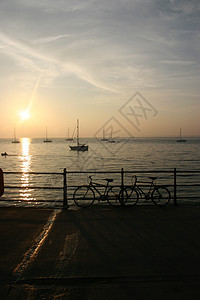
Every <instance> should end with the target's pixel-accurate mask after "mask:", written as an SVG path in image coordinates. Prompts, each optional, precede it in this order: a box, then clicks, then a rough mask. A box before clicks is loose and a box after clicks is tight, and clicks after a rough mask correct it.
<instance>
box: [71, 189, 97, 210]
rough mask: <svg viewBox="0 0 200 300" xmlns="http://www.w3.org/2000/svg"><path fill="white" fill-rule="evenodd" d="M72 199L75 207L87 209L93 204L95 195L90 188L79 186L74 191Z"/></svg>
mask: <svg viewBox="0 0 200 300" xmlns="http://www.w3.org/2000/svg"><path fill="white" fill-rule="evenodd" d="M73 198H74V202H75V203H76V205H78V206H80V207H88V206H90V205H92V203H93V202H94V199H95V195H94V192H93V190H92V189H91V188H89V187H87V186H81V187H78V188H77V189H76V190H75V192H74V195H73Z"/></svg>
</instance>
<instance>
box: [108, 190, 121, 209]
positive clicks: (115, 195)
mask: <svg viewBox="0 0 200 300" xmlns="http://www.w3.org/2000/svg"><path fill="white" fill-rule="evenodd" d="M120 197H121V196H120V188H117V187H116V188H113V187H112V188H110V189H109V190H108V193H107V201H108V203H109V204H110V205H111V206H115V207H118V206H121V205H122V199H121V198H120Z"/></svg>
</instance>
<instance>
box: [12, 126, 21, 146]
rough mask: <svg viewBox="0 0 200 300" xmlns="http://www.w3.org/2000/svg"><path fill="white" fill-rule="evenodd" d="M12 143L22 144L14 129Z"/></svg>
mask: <svg viewBox="0 0 200 300" xmlns="http://www.w3.org/2000/svg"><path fill="white" fill-rule="evenodd" d="M12 143H14V144H18V143H20V141H19V140H18V139H17V138H16V132H15V129H14V137H13V140H12Z"/></svg>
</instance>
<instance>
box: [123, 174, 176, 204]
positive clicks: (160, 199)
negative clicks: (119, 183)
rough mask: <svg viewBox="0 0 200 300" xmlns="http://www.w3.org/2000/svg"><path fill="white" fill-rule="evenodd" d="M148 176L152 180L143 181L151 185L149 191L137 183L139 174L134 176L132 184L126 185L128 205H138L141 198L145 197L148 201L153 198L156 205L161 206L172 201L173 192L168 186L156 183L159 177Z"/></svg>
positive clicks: (126, 201) (126, 202)
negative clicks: (171, 192)
mask: <svg viewBox="0 0 200 300" xmlns="http://www.w3.org/2000/svg"><path fill="white" fill-rule="evenodd" d="M148 178H149V179H150V180H151V182H142V183H145V184H148V186H149V189H148V191H147V192H144V191H143V189H142V188H141V186H139V185H138V183H137V176H135V175H134V176H132V185H131V186H125V187H124V191H125V192H126V194H127V199H125V205H126V206H134V205H136V204H137V202H138V200H139V199H145V200H146V201H147V200H149V199H151V200H152V202H153V203H154V204H155V205H157V206H161V207H162V206H165V205H167V204H168V203H169V202H170V199H171V194H170V191H169V190H168V189H167V188H166V186H161V185H156V184H155V183H154V181H155V180H156V179H157V177H148ZM133 179H134V180H133ZM140 183H141V182H140Z"/></svg>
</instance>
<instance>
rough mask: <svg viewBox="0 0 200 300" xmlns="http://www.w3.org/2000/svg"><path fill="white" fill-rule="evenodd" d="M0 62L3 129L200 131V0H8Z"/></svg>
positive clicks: (30, 132) (1, 22)
mask: <svg viewBox="0 0 200 300" xmlns="http://www.w3.org/2000/svg"><path fill="white" fill-rule="evenodd" d="M0 70H1V71H0V105H1V118H0V137H12V135H13V131H14V128H16V131H17V135H18V137H43V136H44V134H45V128H46V126H47V127H48V133H49V135H50V136H51V137H62V136H66V134H67V129H68V128H70V132H72V131H73V129H74V126H75V123H76V119H77V118H79V119H80V131H81V135H82V136H94V135H95V134H96V133H97V132H98V133H99V134H101V129H102V128H103V126H104V124H106V122H108V120H110V119H111V118H114V119H115V120H116V121H117V122H119V124H121V125H122V126H123V128H125V129H126V130H127V132H128V133H127V134H130V135H133V136H141V137H143V136H144V137H145V136H149V137H151V136H177V134H178V132H179V128H180V127H181V128H182V130H183V132H184V135H185V136H191V135H194V136H200V122H199V113H200V1H199V0H190V1H189V0H187V1H184V0H180V1H179V0H169V1H162V0H109V1H107V0H84V1H83V0H73V1H72V0H56V1H55V0H34V1H33V0H1V1H0ZM134 95H136V97H135V96H134ZM134 97H135V98H134ZM138 97H139V98H140V100H138ZM141 99H142V100H141ZM138 101H139V102H138ZM141 101H144V103H145V105H146V107H147V108H148V110H147V111H146V113H147V114H146V115H144V114H142V113H141V114H140V113H139V110H137V109H138V108H136V107H138V104H139V103H141ZM144 103H143V104H144ZM125 108H126V112H125V110H124V111H123V109H125ZM128 111H129V112H128ZM133 112H134V113H136V114H137V116H139V122H138V123H137V120H136V118H135V119H134V122H133V119H132V121H131V120H130V118H131V117H130V116H131V113H133ZM132 117H133V116H132ZM136 123H137V124H136Z"/></svg>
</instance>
